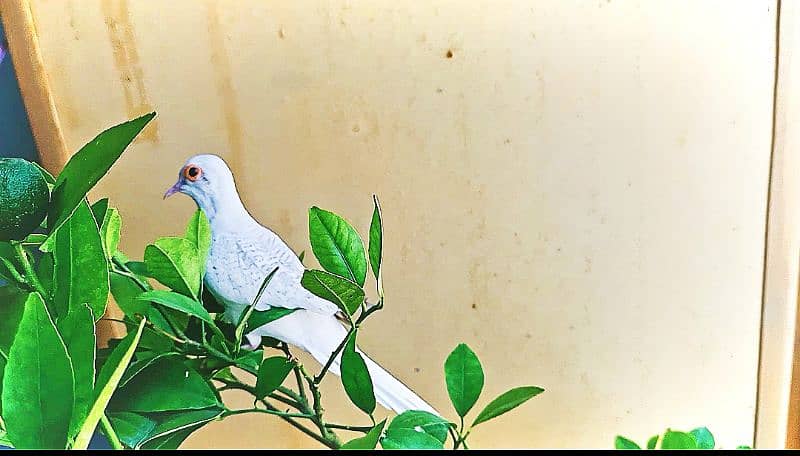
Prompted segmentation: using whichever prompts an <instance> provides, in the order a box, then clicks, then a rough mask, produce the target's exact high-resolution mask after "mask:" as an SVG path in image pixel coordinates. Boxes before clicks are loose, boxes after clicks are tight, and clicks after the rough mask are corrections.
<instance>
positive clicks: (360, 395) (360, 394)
mask: <svg viewBox="0 0 800 456" xmlns="http://www.w3.org/2000/svg"><path fill="white" fill-rule="evenodd" d="M341 371H342V375H341V377H342V385H343V386H344V391H345V393H347V397H349V398H350V400H351V401H352V402H353V404H355V406H356V407H358V408H359V409H361V411H363V412H364V413H366V414H367V415H370V416H371V415H372V412H374V411H375V392H374V391H373V389H372V378H371V377H370V375H369V370H368V369H367V363H365V362H364V358H362V357H361V354H360V353H358V352H357V351H356V332H355V331H354V332H353V333H352V334H350V337H349V339H348V340H347V344H345V346H344V351H343V352H342V366H341Z"/></svg>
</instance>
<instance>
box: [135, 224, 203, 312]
mask: <svg viewBox="0 0 800 456" xmlns="http://www.w3.org/2000/svg"><path fill="white" fill-rule="evenodd" d="M144 263H145V264H146V265H147V271H148V273H149V274H150V275H151V276H152V277H153V278H154V279H156V280H158V281H159V282H161V283H162V284H164V285H166V286H167V287H169V288H171V289H172V290H175V291H177V292H178V293H181V294H185V295H186V296H191V297H192V298H195V299H197V298H198V292H199V291H200V262H199V260H198V259H197V248H196V247H195V245H194V244H193V243H192V242H191V241H189V240H186V239H184V238H178V237H166V238H161V239H159V240H157V241H156V242H155V243H154V244H151V245H148V246H147V247H146V248H145V250H144Z"/></svg>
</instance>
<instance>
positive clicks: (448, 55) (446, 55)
mask: <svg viewBox="0 0 800 456" xmlns="http://www.w3.org/2000/svg"><path fill="white" fill-rule="evenodd" d="M444 56H445V57H447V58H448V59H452V58H453V51H452V49H448V50H447V54H445V55H444Z"/></svg>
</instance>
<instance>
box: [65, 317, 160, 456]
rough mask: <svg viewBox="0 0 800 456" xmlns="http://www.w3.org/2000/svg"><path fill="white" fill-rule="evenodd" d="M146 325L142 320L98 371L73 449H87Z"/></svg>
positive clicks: (145, 321)
mask: <svg viewBox="0 0 800 456" xmlns="http://www.w3.org/2000/svg"><path fill="white" fill-rule="evenodd" d="M146 323H147V320H145V319H142V321H141V322H140V323H139V328H138V329H137V330H136V332H129V333H128V335H127V336H125V338H124V339H122V341H121V342H120V343H119V345H117V346H116V347H115V348H114V351H112V352H111V355H110V356H109V357H108V359H106V362H105V363H104V364H103V367H102V368H101V369H100V373H99V374H98V375H97V383H96V384H95V387H94V402H93V403H92V407H91V408H90V409H89V413H88V415H87V416H86V420H85V421H84V422H83V424H82V426H81V428H80V430H79V432H78V436H77V437H75V443H74V444H73V446H72V448H73V449H79V450H85V449H87V448H88V447H89V441H90V440H91V438H92V435H93V434H94V431H95V429H96V428H97V423H99V422H100V419H101V418H102V417H103V414H104V413H105V410H106V407H107V406H108V403H109V402H110V401H111V397H112V395H113V394H114V392H115V391H116V389H117V385H118V384H119V381H120V380H121V379H122V375H123V374H124V373H125V369H127V368H128V365H129V364H130V362H131V359H132V358H133V353H134V352H135V351H136V347H137V346H138V344H139V340H140V338H141V337H142V331H143V330H144V326H145V324H146Z"/></svg>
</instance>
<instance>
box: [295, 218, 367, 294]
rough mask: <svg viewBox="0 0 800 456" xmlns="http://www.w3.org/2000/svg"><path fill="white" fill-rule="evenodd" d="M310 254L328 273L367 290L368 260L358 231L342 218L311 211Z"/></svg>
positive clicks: (309, 225)
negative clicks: (365, 284)
mask: <svg viewBox="0 0 800 456" xmlns="http://www.w3.org/2000/svg"><path fill="white" fill-rule="evenodd" d="M308 231H309V236H310V240H311V250H312V251H313V252H314V256H316V257H317V260H318V261H319V264H320V265H321V266H322V267H323V269H325V270H326V271H328V272H331V273H333V274H336V275H339V276H341V277H345V278H347V279H350V280H351V281H353V282H355V283H357V284H358V285H359V286H362V287H363V286H364V280H366V277H367V259H366V256H365V255H364V244H363V243H362V242H361V237H359V235H358V233H357V232H356V230H355V229H354V228H353V227H352V226H351V225H350V224H349V223H348V222H347V221H346V220H345V219H343V218H341V217H339V216H338V215H336V214H334V213H333V212H328V211H326V210H323V209H320V208H318V207H316V206H314V207H312V208H311V209H309V211H308Z"/></svg>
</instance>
